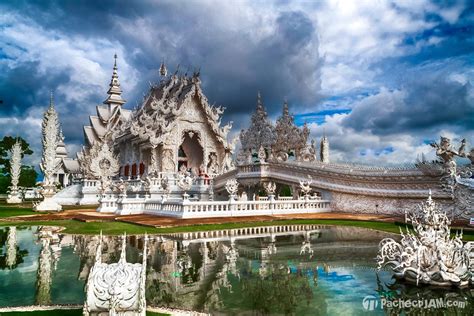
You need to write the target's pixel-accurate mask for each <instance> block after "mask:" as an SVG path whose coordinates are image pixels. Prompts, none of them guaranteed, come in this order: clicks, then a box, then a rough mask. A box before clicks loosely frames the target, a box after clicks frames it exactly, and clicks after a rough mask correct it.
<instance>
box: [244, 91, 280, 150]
mask: <svg viewBox="0 0 474 316" xmlns="http://www.w3.org/2000/svg"><path fill="white" fill-rule="evenodd" d="M275 141H276V131H275V127H274V126H273V124H272V123H271V121H270V120H269V119H268V114H267V111H266V110H265V107H264V105H263V102H262V96H261V95H260V92H258V94H257V107H256V109H255V112H254V113H253V114H252V119H251V123H250V127H249V128H248V129H247V130H242V131H241V132H240V142H241V144H242V149H244V150H257V149H259V148H260V147H261V146H262V147H264V148H269V147H271V146H273V144H275Z"/></svg>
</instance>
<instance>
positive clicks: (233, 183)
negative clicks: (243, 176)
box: [225, 179, 239, 196]
mask: <svg viewBox="0 0 474 316" xmlns="http://www.w3.org/2000/svg"><path fill="white" fill-rule="evenodd" d="M225 189H226V190H227V193H229V195H231V196H232V195H236V194H237V192H238V191H239V182H237V180H236V179H230V180H227V182H226V183H225Z"/></svg>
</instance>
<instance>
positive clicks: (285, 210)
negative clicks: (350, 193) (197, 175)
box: [144, 199, 330, 218]
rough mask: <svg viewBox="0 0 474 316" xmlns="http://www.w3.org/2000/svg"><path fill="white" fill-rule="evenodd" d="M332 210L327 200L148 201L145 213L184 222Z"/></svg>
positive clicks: (145, 205) (145, 204)
mask: <svg viewBox="0 0 474 316" xmlns="http://www.w3.org/2000/svg"><path fill="white" fill-rule="evenodd" d="M329 210H330V201H327V200H310V199H298V200H274V199H269V200H267V201H264V200H259V201H233V200H230V201H189V200H178V201H163V202H161V201H156V202H153V201H147V202H146V203H144V213H146V214H154V215H163V216H173V217H180V218H203V217H229V216H256V215H277V214H299V213H318V212H326V211H329Z"/></svg>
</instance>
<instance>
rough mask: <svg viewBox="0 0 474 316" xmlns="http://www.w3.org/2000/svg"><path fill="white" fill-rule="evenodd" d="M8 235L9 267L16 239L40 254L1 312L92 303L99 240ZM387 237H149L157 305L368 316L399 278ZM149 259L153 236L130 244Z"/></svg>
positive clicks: (305, 231)
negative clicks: (88, 286) (382, 265)
mask: <svg viewBox="0 0 474 316" xmlns="http://www.w3.org/2000/svg"><path fill="white" fill-rule="evenodd" d="M0 231H1V232H2V236H4V235H5V234H6V235H7V236H6V237H8V238H2V239H1V241H2V247H3V246H5V247H3V248H2V249H4V250H3V252H2V257H8V258H10V257H11V256H12V254H10V252H12V250H11V247H12V246H11V244H13V242H12V241H11V240H12V239H14V240H16V243H17V246H16V248H15V249H16V251H17V252H23V253H25V249H23V248H26V249H28V251H29V252H31V254H27V255H26V256H24V260H25V263H23V264H20V265H17V266H16V268H15V267H14V268H9V267H8V266H7V265H6V261H7V260H3V261H2V267H1V269H2V270H0V277H2V278H3V279H4V283H3V284H0V292H2V293H3V292H4V290H5V288H7V287H9V282H11V284H17V283H18V282H20V288H24V289H29V290H24V291H26V292H25V295H24V296H23V297H21V299H19V300H17V301H12V300H11V299H10V300H9V301H8V302H6V301H5V300H6V299H7V298H5V299H2V295H0V306H5V305H32V304H41V305H48V304H66V303H68V304H82V303H83V301H84V290H83V289H84V284H85V282H86V280H87V277H88V274H89V271H90V269H91V268H92V266H93V264H94V260H95V255H96V248H97V246H98V243H99V237H98V236H84V235H67V234H61V233H60V232H59V230H58V229H55V228H51V227H38V228H28V229H24V228H21V229H9V228H3V230H0ZM18 232H20V236H10V235H9V234H14V233H15V234H17V235H18ZM386 235H387V234H386V233H382V232H377V231H372V230H368V229H360V228H354V227H336V226H321V225H291V226H268V227H253V228H240V229H232V230H222V231H210V232H193V233H181V234H168V235H155V236H149V241H148V259H147V272H146V275H147V276H146V298H147V304H148V306H169V307H178V308H182V309H188V310H198V311H207V312H214V313H240V312H257V313H296V314H302V313H303V314H307V313H318V314H333V313H343V312H351V311H352V312H357V311H359V312H362V311H363V310H362V305H361V302H362V299H363V298H364V296H366V295H376V294H380V293H382V294H383V293H385V292H386V291H387V290H386V289H385V292H384V290H381V288H382V289H383V288H384V286H385V285H386V284H391V283H390V282H391V280H390V273H388V272H387V271H380V272H378V273H377V272H376V267H375V263H374V260H373V258H374V257H375V256H376V254H377V250H378V243H377V241H378V240H380V239H381V238H383V237H384V236H386ZM7 240H8V242H7ZM120 244H121V238H120V237H118V236H104V237H103V240H102V254H103V256H102V261H103V262H116V261H117V260H118V259H119V257H120V248H121V247H120ZM9 245H10V246H9ZM142 252H143V236H128V237H127V261H128V262H132V263H134V262H141V261H142V258H141V256H142ZM17 257H18V256H17ZM30 259H31V260H30ZM33 259H34V260H33ZM8 262H9V263H11V262H12V259H8ZM23 265H24V266H23ZM28 265H29V267H28ZM15 269H19V271H20V270H21V269H25V271H26V270H27V271H26V272H25V273H24V274H22V275H23V278H22V279H21V280H20V281H19V280H18V279H17V280H13V279H11V278H12V277H13V275H12V273H14V272H15ZM28 271H29V272H28ZM28 273H29V274H28ZM28 277H31V279H32V280H30V281H34V284H35V286H34V287H33V286H30V285H28V284H31V282H30V281H28V280H27V279H28ZM21 282H24V283H25V284H24V286H23V287H22V286H21ZM28 282H29V283H28ZM65 284H67V288H65V287H64V286H65ZM28 286H29V287H28ZM3 287H5V288H3ZM354 287H357V288H358V291H353V289H354ZM9 288H10V289H11V287H9ZM405 290H406V289H405ZM28 291H30V292H31V291H33V292H34V293H30V294H32V295H30V294H29V292H28ZM380 291H382V292H380ZM355 292H357V293H355ZM405 292H407V291H405ZM405 292H403V291H402V292H400V290H399V289H398V292H397V293H398V295H404V294H403V293H405ZM33 294H34V295H33ZM30 297H31V298H30ZM467 299H469V298H467ZM64 300H67V301H64ZM7 303H9V304H7ZM12 303H13V304H12ZM380 312H381V313H382V314H383V313H384V311H382V310H380Z"/></svg>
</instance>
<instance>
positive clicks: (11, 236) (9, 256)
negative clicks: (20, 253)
mask: <svg viewBox="0 0 474 316" xmlns="http://www.w3.org/2000/svg"><path fill="white" fill-rule="evenodd" d="M6 246H7V253H6V258H5V263H6V265H7V266H8V267H9V268H10V269H11V268H12V267H13V266H14V265H15V264H16V256H17V249H16V248H17V243H16V227H15V226H10V227H8V235H7V244H6Z"/></svg>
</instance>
